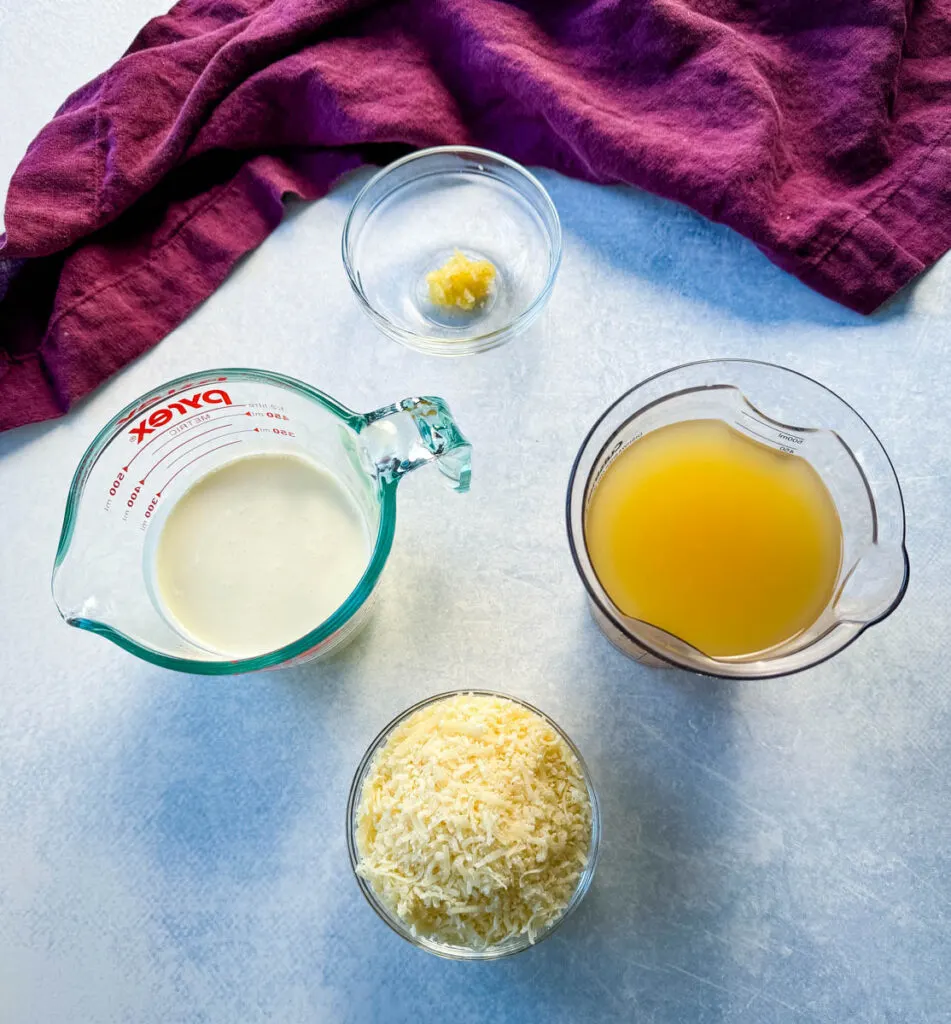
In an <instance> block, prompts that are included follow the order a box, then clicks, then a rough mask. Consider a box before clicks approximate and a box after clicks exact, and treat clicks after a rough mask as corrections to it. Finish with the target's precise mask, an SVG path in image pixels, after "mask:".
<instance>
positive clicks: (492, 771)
mask: <svg viewBox="0 0 951 1024" xmlns="http://www.w3.org/2000/svg"><path fill="white" fill-rule="evenodd" d="M347 835H348V846H349V851H350V861H351V864H352V865H353V869H354V873H355V875H356V878H357V882H358V884H359V886H360V888H361V890H362V892H363V894H364V896H365V897H366V898H367V900H368V901H369V903H370V905H371V906H372V907H373V909H374V910H376V912H377V913H378V914H379V915H380V917H381V918H382V919H383V920H384V921H385V922H386V923H387V924H388V925H389V926H390V927H391V928H393V930H394V931H396V932H397V933H398V934H399V935H401V936H402V937H403V938H405V939H407V940H408V941H410V942H412V943H413V944H414V945H416V946H419V947H421V948H422V949H425V950H427V951H428V952H430V953H434V954H436V955H437V956H442V957H447V958H450V959H457V960H495V959H498V958H500V957H504V956H509V955H511V954H513V953H518V952H521V951H522V950H524V949H528V948H530V947H531V946H533V945H535V944H537V943H538V942H540V941H541V940H542V939H545V938H547V937H548V936H549V935H551V933H552V932H553V931H554V930H555V929H556V928H557V927H558V926H559V925H560V924H561V923H562V922H563V921H564V920H565V918H566V917H567V916H568V915H569V914H570V913H571V912H572V911H573V910H574V909H575V908H576V907H577V906H578V904H579V903H580V902H581V900H582V899H583V898H584V895H585V893H586V892H587V891H588V888H589V887H590V885H591V881H592V879H593V877H594V872H595V867H596V865H597V859H598V847H599V843H600V837H601V817H600V811H599V808H598V799H597V795H596V793H595V790H594V786H593V784H592V781H591V777H590V774H589V772H588V769H587V767H586V766H585V763H584V761H583V760H582V758H581V755H580V753H579V752H578V750H577V748H576V747H575V746H574V744H573V743H572V742H571V740H570V739H569V738H568V736H567V735H566V734H565V733H564V732H563V731H562V729H561V728H559V726H558V725H557V724H556V723H555V722H553V721H552V720H551V719H550V718H549V717H548V716H547V715H545V714H543V713H542V712H541V711H539V710H538V709H537V708H534V707H532V705H530V704H527V703H525V702H524V701H521V700H517V699H516V698H514V697H509V696H507V695H504V694H501V693H495V692H492V691H488V690H459V691H454V692H451V693H442V694H439V695H437V696H435V697H430V698H429V699H427V700H424V701H422V702H420V703H419V704H416V705H414V706H413V707H411V708H409V709H407V710H406V711H404V712H403V713H402V714H401V715H399V717H398V718H396V719H395V720H394V721H392V722H391V723H390V724H389V725H387V726H386V728H385V729H384V730H383V731H382V732H381V733H380V734H379V735H378V736H377V737H376V739H375V740H374V741H373V743H371V744H370V747H369V749H368V750H367V752H366V754H365V755H364V757H363V760H362V761H361V762H360V765H359V767H358V768H357V772H356V775H355V777H354V780H353V785H352V787H351V790H350V799H349V802H348V806H347Z"/></svg>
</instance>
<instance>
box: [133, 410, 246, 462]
mask: <svg viewBox="0 0 951 1024" xmlns="http://www.w3.org/2000/svg"><path fill="white" fill-rule="evenodd" d="M236 407H237V408H243V405H242V406H234V405H232V406H231V408H232V409H234V408H236ZM214 413H215V410H213V409H202V410H201V412H195V413H192V414H191V416H186V417H185V418H184V419H183V420H179V421H178V423H175V424H173V425H172V426H170V427H166V428H165V429H164V430H162V431H159V433H157V434H156V435H155V437H153V438H151V440H149V441H146V442H145V444H143V445H142V446H141V447H140V448H137V449H136V452H135V454H134V455H133V456H132V458H131V459H129V461H128V462H127V463H126V464H125V465H124V466H123V467H122V469H123V471H124V472H126V473H128V472H129V466H131V465H132V463H133V462H135V460H136V459H137V458H138V457H139V455H140V454H141V453H142V452H144V451H145V449H146V448H148V446H149V445H150V444H152V443H153V442H154V441H157V440H158V439H159V438H160V437H163V436H164V435H166V434H167V433H168V432H169V431H170V430H177V429H178V428H179V427H181V426H182V425H183V424H184V423H188V421H189V420H193V419H195V417H196V416H207V417H211V416H212V415H214ZM232 415H234V416H242V415H244V414H243V413H240V412H239V413H230V412H226V413H224V414H219V415H218V416H217V418H218V419H224V418H225V417H227V416H232ZM203 422H204V421H203ZM177 436H178V434H176V435H175V437H177ZM173 439H174V438H169V440H173ZM166 443H167V442H166ZM162 447H164V446H163V445H159V448H162ZM158 450H159V449H158V448H157V449H156V451H158Z"/></svg>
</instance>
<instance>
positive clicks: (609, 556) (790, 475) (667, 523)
mask: <svg viewBox="0 0 951 1024" xmlns="http://www.w3.org/2000/svg"><path fill="white" fill-rule="evenodd" d="M584 529H585V542H586V545H587V549H588V554H589V556H590V558H591V563H592V565H593V566H594V570H595V572H596V573H597V575H598V579H599V580H600V581H601V585H602V586H603V587H604V589H605V591H607V593H608V595H609V596H610V598H611V600H612V601H613V602H614V604H615V605H616V606H617V607H618V608H619V609H620V610H621V611H622V612H624V614H625V615H629V616H631V617H632V618H636V619H642V620H643V621H645V622H648V623H651V624H652V625H654V626H659V627H660V628H661V629H664V630H666V631H667V632H669V633H673V634H674V635H675V636H678V637H680V639H682V640H685V641H686V642H687V643H689V644H692V645H693V646H694V647H696V648H698V649H699V650H700V651H702V652H703V653H705V654H707V655H709V656H711V657H736V656H741V655H750V654H755V653H756V652H758V651H764V650H766V649H768V648H770V647H774V646H776V645H777V644H781V643H783V642H784V641H787V640H790V639H791V638H792V637H794V636H796V635H797V634H799V633H801V632H802V631H803V630H805V629H808V627H809V626H811V625H812V624H813V623H814V622H815V621H816V619H818V618H819V616H820V615H821V614H822V612H823V610H824V609H825V608H826V606H827V605H828V603H829V601H830V600H831V598H832V594H833V591H834V589H835V584H836V580H837V578H838V575H839V567H840V565H841V561H842V524H841V522H840V520H839V515H838V512H837V511H836V507H835V503H834V501H833V500H832V496H831V495H830V494H829V491H828V490H827V488H826V486H825V484H824V483H823V482H822V480H821V479H820V477H819V474H818V473H817V472H816V471H815V470H814V469H813V468H812V466H811V465H810V464H809V463H808V462H807V461H806V460H805V459H803V458H801V457H800V456H798V455H787V454H785V453H784V452H780V451H777V450H776V449H774V448H771V447H769V446H768V445H765V444H761V443H760V442H759V441H755V440H753V439H752V438H750V437H747V436H746V435H745V434H742V433H740V432H739V431H737V430H734V429H733V428H732V427H729V426H727V424H726V423H723V422H722V421H720V420H688V421H685V422H683V423H674V424H670V425H669V426H665V427H660V428H659V429H657V430H654V431H651V432H650V433H648V434H645V435H644V436H643V437H641V438H639V439H638V440H637V441H634V442H633V443H632V444H630V445H629V446H628V447H627V448H626V449H624V450H623V451H622V452H621V453H620V454H619V455H618V456H617V457H616V458H615V459H614V461H613V462H612V463H611V464H610V466H609V467H608V468H607V470H605V472H604V474H603V476H602V477H601V479H600V480H599V481H598V483H597V485H596V486H595V490H594V493H593V494H592V495H591V497H590V500H589V503H588V507H587V511H586V514H585V528H584Z"/></svg>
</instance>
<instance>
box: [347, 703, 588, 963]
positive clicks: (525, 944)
mask: <svg viewBox="0 0 951 1024" xmlns="http://www.w3.org/2000/svg"><path fill="white" fill-rule="evenodd" d="M460 694H474V695H476V696H489V697H502V698H504V699H505V700H510V701H512V702H513V703H515V704H519V705H521V706H522V707H523V708H527V709H528V710H529V711H532V712H534V713H535V714H536V715H538V716H539V718H543V719H544V720H545V721H546V722H547V723H548V724H549V725H550V726H551V727H552V728H553V729H554V730H555V732H557V733H558V735H559V736H560V737H561V738H562V739H563V740H564V741H565V743H566V744H567V746H568V749H569V750H570V751H571V752H572V753H573V754H574V755H575V757H576V758H577V759H578V765H579V766H580V768H581V775H582V778H583V779H584V783H585V788H586V789H587V791H588V801H589V803H590V804H591V840H590V845H589V847H588V863H587V865H586V867H585V869H584V871H582V872H581V875H580V877H579V878H578V884H577V885H576V886H575V891H574V893H573V895H572V897H571V900H570V901H569V902H568V906H566V907H565V909H564V911H563V912H562V913H561V915H560V916H559V917H556V918H555V920H554V921H552V923H551V924H550V925H549V926H548V927H547V928H546V929H544V931H541V932H539V933H538V934H537V935H536V936H535V941H534V942H533V943H532V942H529V941H528V936H527V935H519V936H517V937H516V938H514V939H511V940H509V941H508V942H503V943H498V944H496V945H494V946H488V947H486V948H485V949H471V948H469V947H467V946H450V945H445V944H444V943H441V942H434V941H433V940H432V939H428V938H426V937H424V936H421V935H413V933H412V932H411V931H410V930H409V928H408V927H407V926H406V924H404V922H403V921H401V920H400V919H399V918H398V917H396V916H395V915H394V914H392V913H391V912H390V911H389V909H388V908H387V907H386V906H385V905H384V903H383V902H382V900H380V898H379V897H378V896H377V894H376V892H375V891H374V889H373V886H372V885H370V883H369V882H368V881H367V880H366V879H365V878H364V877H363V876H362V875H360V874H358V873H357V865H358V864H359V862H360V856H359V853H358V851H357V809H358V807H359V804H360V794H361V792H362V790H363V782H364V780H365V778H366V775H367V772H368V770H369V768H370V764H371V763H372V761H373V758H374V756H375V755H376V753H377V751H379V750H380V748H381V747H382V746H383V745H384V744H385V743H386V741H387V740H388V739H389V736H390V733H391V732H392V731H393V730H394V729H395V728H396V727H397V726H398V725H400V724H401V723H402V722H404V721H405V720H406V719H407V718H409V717H410V715H413V714H415V713H416V712H417V711H419V710H420V709H421V708H425V707H428V706H429V705H430V704H435V703H437V702H438V701H441V700H446V699H447V698H448V697H456V696H459V695H460ZM600 846H601V809H600V807H599V805H598V795H597V793H596V792H595V788H594V783H593V782H592V780H591V773H590V772H589V771H588V766H587V765H586V764H585V763H584V758H582V756H581V752H580V751H579V750H578V748H577V747H576V746H575V745H574V743H572V741H571V738H570V737H569V736H568V734H567V733H566V732H565V731H564V730H563V729H562V728H561V726H559V725H558V723H557V722H554V721H553V720H552V719H551V718H549V717H548V715H546V714H545V712H544V711H539V709H538V708H536V707H535V706H534V705H532V704H529V703H528V701H524V700H519V698H518V697H513V696H512V695H511V694H508V693H501V692H500V691H498V690H473V689H469V688H466V689H461V690H449V691H448V692H446V693H437V694H436V695H435V696H433V697H427V698H426V699H425V700H421V701H420V702H419V703H418V704H414V705H413V706H412V707H411V708H407V709H406V710H405V711H402V712H401V713H400V714H399V715H397V717H396V718H394V719H393V721H392V722H390V723H389V725H387V726H386V727H385V728H384V729H383V730H382V732H380V734H379V735H378V736H377V737H376V739H375V740H373V742H372V743H371V744H370V746H369V748H368V749H367V752H366V753H365V754H364V755H363V758H362V759H361V761H360V764H359V765H358V767H357V771H356V774H355V775H354V777H353V783H352V784H351V786H350V797H349V799H348V800H347V849H348V850H349V852H350V866H351V867H352V868H353V874H354V877H355V878H356V880H357V884H358V885H359V886H360V891H361V892H362V893H363V895H364V896H365V897H366V900H367V902H368V903H369V904H370V906H371V907H373V909H374V910H375V911H376V912H377V914H378V915H379V916H380V917H381V918H382V919H383V920H384V921H385V922H386V923H387V924H388V925H389V926H390V927H391V928H392V929H393V931H395V932H396V934H397V935H400V936H402V937H403V938H404V939H406V941H407V942H411V943H412V944H413V945H414V946H418V947H419V948H420V949H424V950H426V952H427V953H433V954H434V955H436V956H439V957H443V958H445V959H447V960H500V959H502V957H506V956H512V955H513V954H515V953H521V952H522V950H525V949H529V948H531V947H532V946H537V945H538V944H539V942H541V941H542V940H543V939H547V938H548V936H549V935H551V934H552V932H554V931H555V929H556V928H558V927H559V926H560V925H561V924H562V922H563V921H564V920H565V919H566V918H567V917H568V915H569V914H571V913H573V912H574V910H575V909H576V908H577V907H578V904H579V903H581V901H582V900H583V899H584V897H585V894H586V893H587V891H588V889H589V888H590V887H591V882H592V880H593V879H594V872H595V869H596V868H597V866H598V855H599V852H600Z"/></svg>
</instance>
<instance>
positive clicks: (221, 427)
mask: <svg viewBox="0 0 951 1024" xmlns="http://www.w3.org/2000/svg"><path fill="white" fill-rule="evenodd" d="M228 426H229V424H227V423H219V424H218V425H217V426H216V427H211V428H209V429H208V430H203V431H201V433H200V434H189V435H188V437H186V438H185V440H184V441H182V443H181V444H177V445H175V447H174V448H169V450H168V451H167V452H166V453H165V454H164V455H163V456H162V457H161V458H160V459H158V460H157V461H156V463H155V465H153V466H152V469H155V466H157V465H158V464H159V463H160V462H162V461H164V460H165V459H167V458H168V457H169V455H171V454H172V452H177V451H178V449H179V448H184V447H185V445H186V444H188V443H189V442H190V441H197V440H198V438H199V437H204V436H205V435H206V434H211V433H214V431H216V430H224V429H225V428H226V427H228ZM224 436H225V435H224V434H222V437H224ZM174 440H176V438H174V437H173V438H172V441H174ZM215 440H216V441H217V440H218V439H217V438H215ZM169 443H170V442H169V441H166V442H165V444H169ZM164 447H165V445H164V444H160V445H159V446H158V448H156V449H155V450H156V452H157V451H158V450H159V448H164ZM152 469H150V470H149V471H148V473H146V474H145V476H144V477H142V479H141V480H140V481H139V483H140V484H144V483H145V481H146V480H148V478H149V473H151V472H152Z"/></svg>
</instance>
